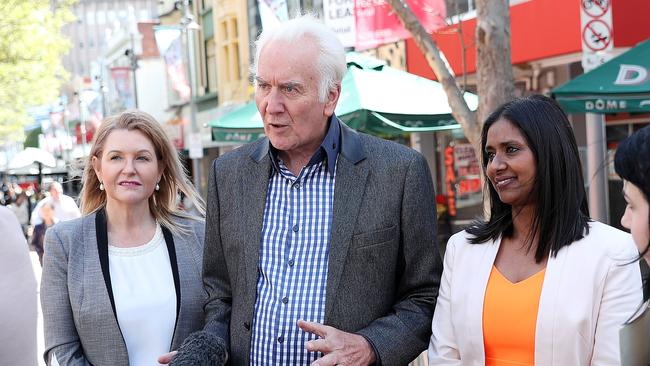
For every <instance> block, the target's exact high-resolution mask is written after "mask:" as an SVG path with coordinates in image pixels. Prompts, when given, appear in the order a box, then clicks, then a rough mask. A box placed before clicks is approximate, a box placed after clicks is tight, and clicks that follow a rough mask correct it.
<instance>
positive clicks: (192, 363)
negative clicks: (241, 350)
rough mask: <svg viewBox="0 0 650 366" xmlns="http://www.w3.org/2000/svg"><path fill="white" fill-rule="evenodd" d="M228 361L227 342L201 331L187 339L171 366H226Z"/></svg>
mask: <svg viewBox="0 0 650 366" xmlns="http://www.w3.org/2000/svg"><path fill="white" fill-rule="evenodd" d="M226 361H228V350H227V349H226V342H225V341H224V340H223V339H221V338H220V337H217V336H216V335H214V334H212V333H209V332H206V331H204V330H200V331H198V332H194V333H192V334H190V335H189V336H188V337H187V338H185V341H183V344H181V347H180V348H179V349H178V353H177V354H176V356H174V358H173V359H172V362H170V363H169V366H224V365H225V364H226Z"/></svg>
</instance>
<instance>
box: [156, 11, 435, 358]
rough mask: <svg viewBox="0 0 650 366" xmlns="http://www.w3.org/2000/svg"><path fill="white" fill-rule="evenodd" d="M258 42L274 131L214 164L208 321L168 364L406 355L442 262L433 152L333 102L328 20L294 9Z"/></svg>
mask: <svg viewBox="0 0 650 366" xmlns="http://www.w3.org/2000/svg"><path fill="white" fill-rule="evenodd" d="M297 45H299V46H297ZM256 47H257V54H256V57H255V67H254V70H255V75H254V77H255V100H256V103H257V108H258V109H259V112H260V114H261V116H262V120H263V122H264V131H265V134H266V136H267V138H263V139H261V140H258V141H256V142H254V143H251V144H248V145H245V146H243V147H241V148H239V149H236V150H234V151H232V152H230V153H228V154H226V155H224V156H222V157H219V158H218V159H216V160H215V161H214V163H213V167H212V170H211V171H210V174H211V175H210V180H209V190H208V210H207V225H206V229H207V230H206V244H205V269H204V275H203V277H204V282H205V284H206V288H207V290H208V293H209V300H208V303H207V305H206V307H205V309H206V316H207V322H206V325H205V327H204V330H203V331H202V332H199V333H197V334H194V335H192V336H190V338H188V340H187V341H186V343H184V345H183V347H181V349H180V351H179V353H178V355H177V356H176V358H175V359H174V360H173V362H172V364H173V365H220V364H222V363H224V362H226V359H227V360H228V363H229V364H230V365H246V366H248V365H309V364H311V363H312V362H316V363H317V364H319V365H322V366H327V365H335V364H341V365H369V364H378V365H379V364H380V365H384V366H390V365H406V364H407V363H409V362H410V361H411V360H413V359H415V358H416V357H417V356H418V355H419V354H420V353H421V352H422V351H423V350H425V349H426V345H427V341H428V339H429V334H430V327H429V325H430V322H431V317H432V315H433V311H434V307H435V301H436V294H437V289H438V283H439V277H440V273H441V270H442V263H441V261H440V254H439V251H438V246H437V243H436V211H435V201H434V200H435V194H434V190H433V184H432V182H431V173H430V172H429V168H428V165H427V162H426V160H425V159H424V157H423V156H422V155H420V154H419V153H417V152H416V151H414V150H411V149H409V148H407V147H404V146H402V145H399V144H396V143H394V142H389V141H386V140H382V139H378V138H376V137H372V136H368V135H365V134H362V133H357V132H355V131H353V130H352V129H350V128H349V127H348V126H346V125H345V124H343V123H342V122H341V121H340V120H339V119H338V118H337V117H336V116H335V115H334V110H335V108H336V104H337V102H338V100H339V96H340V95H341V80H342V78H343V75H344V74H345V72H346V60H345V51H344V48H343V46H342V45H341V43H340V41H339V40H338V38H337V36H336V34H335V33H334V32H332V31H331V30H330V29H328V28H327V27H326V26H325V25H323V24H322V23H320V22H318V21H317V20H315V19H314V18H312V17H308V16H307V17H301V18H296V19H293V20H290V21H288V22H285V23H283V24H281V25H279V26H278V28H274V29H270V30H269V29H265V30H264V31H263V32H262V34H261V35H260V37H259V39H258V41H257V42H256ZM161 361H167V359H164V360H161Z"/></svg>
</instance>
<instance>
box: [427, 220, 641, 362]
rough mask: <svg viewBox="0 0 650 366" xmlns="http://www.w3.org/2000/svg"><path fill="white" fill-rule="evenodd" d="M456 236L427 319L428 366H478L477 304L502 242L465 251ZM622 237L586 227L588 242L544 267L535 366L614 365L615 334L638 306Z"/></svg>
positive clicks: (461, 236)
mask: <svg viewBox="0 0 650 366" xmlns="http://www.w3.org/2000/svg"><path fill="white" fill-rule="evenodd" d="M469 237H470V234H468V233H467V232H465V231H462V232H460V233H458V234H455V235H454V236H452V237H451V239H450V240H449V243H448V244H447V251H446V253H445V268H444V271H443V274H442V279H441V284H440V293H439V294H438V301H437V304H436V311H435V313H434V316H433V323H432V332H433V333H432V335H431V341H430V342H429V351H428V354H429V365H430V366H433V365H484V364H485V350H484V348H483V299H484V297H485V288H486V286H487V282H488V278H489V277H490V271H491V269H492V265H493V264H494V259H495V257H496V254H497V251H498V250H499V245H500V243H501V239H498V240H496V241H489V242H487V243H484V244H470V243H469V241H468V238H469ZM637 255H638V252H637V250H636V247H635V245H634V242H633V241H632V238H631V236H630V235H629V234H627V233H625V232H623V231H620V230H617V229H615V228H613V227H610V226H607V225H605V224H602V223H599V222H591V223H590V230H589V235H587V236H586V237H584V238H583V239H581V240H579V241H576V242H574V243H572V244H571V245H569V246H568V247H564V248H562V249H561V250H560V251H559V252H558V253H557V256H556V257H551V258H549V260H548V264H547V266H546V274H545V276H544V284H543V285H542V293H541V297H540V302H539V310H538V313H537V326H536V331H535V365H542V366H546V365H562V366H564V365H571V366H580V365H618V364H620V357H619V342H618V332H619V329H620V327H621V325H622V324H623V323H624V322H625V321H626V320H627V319H628V318H629V317H630V316H631V315H632V313H633V312H634V311H635V310H636V309H637V308H638V306H639V304H640V303H641V301H642V297H643V293H642V288H641V273H640V270H639V266H638V264H637V263H632V264H629V265H625V263H627V262H629V261H631V260H633V259H634V258H635V257H636V256H637Z"/></svg>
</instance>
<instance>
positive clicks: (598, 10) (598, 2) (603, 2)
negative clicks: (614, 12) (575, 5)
mask: <svg viewBox="0 0 650 366" xmlns="http://www.w3.org/2000/svg"><path fill="white" fill-rule="evenodd" d="M581 4H582V9H583V10H584V11H585V13H587V15H589V16H590V17H592V18H599V17H601V16H602V15H603V14H605V13H607V10H608V9H609V0H582V1H581Z"/></svg>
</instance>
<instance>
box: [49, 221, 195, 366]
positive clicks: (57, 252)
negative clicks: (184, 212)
mask: <svg viewBox="0 0 650 366" xmlns="http://www.w3.org/2000/svg"><path fill="white" fill-rule="evenodd" d="M96 216H97V213H93V214H90V215H87V216H84V217H81V218H78V219H74V220H70V221H64V222H61V223H59V224H57V225H55V226H53V227H52V228H50V229H48V231H47V233H46V236H45V255H44V263H43V275H42V281H41V307H42V309H43V322H44V332H45V353H44V355H43V356H44V357H45V359H46V362H47V363H48V365H49V362H50V356H51V352H54V353H55V354H56V358H57V361H58V362H59V364H60V365H61V366H67V365H95V366H103V365H106V366H109V365H110V366H115V365H128V364H129V358H128V354H127V349H126V344H125V343H124V339H123V337H122V333H121V331H120V327H119V324H118V323H117V320H116V317H115V313H114V312H113V307H112V305H111V297H110V295H109V292H108V290H107V284H106V280H105V277H104V273H103V272H102V264H101V263H100V257H102V256H103V255H101V254H100V253H101V252H102V249H101V248H99V246H98V239H97V231H96ZM174 220H175V221H176V224H177V225H178V226H179V227H181V228H184V229H186V230H187V232H188V233H187V234H181V235H177V234H173V242H174V248H175V254H176V263H177V273H178V283H179V285H180V286H178V287H179V288H180V307H179V308H178V309H177V318H176V328H175V330H174V336H173V340H172V344H171V345H170V346H171V348H170V349H171V350H175V349H177V348H178V347H179V346H180V344H181V343H182V342H183V340H184V339H185V338H186V337H187V335H189V334H190V333H191V332H193V331H196V330H199V329H201V327H202V326H203V321H204V318H205V317H204V313H203V309H202V306H203V303H204V302H205V300H206V292H205V290H204V289H203V286H202V281H201V268H202V257H203V237H204V222H203V221H198V220H190V219H184V218H180V217H174ZM100 231H101V230H100ZM100 242H101V241H100ZM170 254H171V253H170ZM105 256H106V261H107V260H108V258H107V254H105ZM170 259H172V258H171V255H170ZM106 263H107V262H106ZM172 267H174V266H173V264H172ZM104 270H105V271H107V267H106V268H105V269H104ZM174 275H176V274H174ZM179 288H177V296H178V290H179ZM177 304H178V303H177ZM153 362H155V360H153V361H152V363H153ZM132 366H133V365H132Z"/></svg>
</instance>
